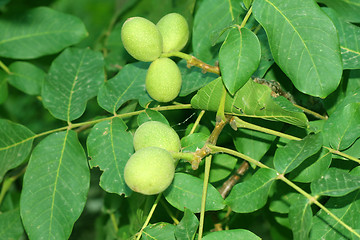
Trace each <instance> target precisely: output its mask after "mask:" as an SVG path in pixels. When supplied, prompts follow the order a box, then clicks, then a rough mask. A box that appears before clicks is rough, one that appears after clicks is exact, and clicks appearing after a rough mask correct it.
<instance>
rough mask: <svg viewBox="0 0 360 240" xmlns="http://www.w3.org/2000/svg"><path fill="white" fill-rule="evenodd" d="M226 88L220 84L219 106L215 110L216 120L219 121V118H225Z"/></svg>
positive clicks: (224, 119)
mask: <svg viewBox="0 0 360 240" xmlns="http://www.w3.org/2000/svg"><path fill="white" fill-rule="evenodd" d="M226 94H227V92H226V89H225V86H224V85H222V94H221V99H220V102H219V107H218V110H217V112H216V121H217V122H220V121H221V120H223V121H226V118H225V100H226Z"/></svg>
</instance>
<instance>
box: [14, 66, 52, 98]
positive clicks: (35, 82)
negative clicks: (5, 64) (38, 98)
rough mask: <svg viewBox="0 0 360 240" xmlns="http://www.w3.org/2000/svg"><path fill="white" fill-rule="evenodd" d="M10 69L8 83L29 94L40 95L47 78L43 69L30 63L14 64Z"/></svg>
mask: <svg viewBox="0 0 360 240" xmlns="http://www.w3.org/2000/svg"><path fill="white" fill-rule="evenodd" d="M9 69H10V71H11V74H10V75H9V76H8V82H9V83H10V84H11V85H13V86H14V87H16V88H17V89H19V90H21V91H23V92H25V93H27V94H30V95H40V93H41V85H42V84H43V81H44V78H45V72H44V71H43V70H42V69H40V68H38V67H37V66H35V65H33V64H31V63H28V62H13V63H11V64H10V66H9Z"/></svg>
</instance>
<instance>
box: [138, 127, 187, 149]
mask: <svg viewBox="0 0 360 240" xmlns="http://www.w3.org/2000/svg"><path fill="white" fill-rule="evenodd" d="M147 147H159V148H163V149H165V150H167V151H169V152H179V151H180V148H181V143H180V138H179V136H178V135H177V133H176V132H175V130H174V129H172V128H171V127H170V126H169V125H166V124H165V123H162V122H158V121H149V122H145V123H143V124H141V125H140V127H138V128H137V129H136V131H135V134H134V148H135V151H138V150H139V149H142V148H147Z"/></svg>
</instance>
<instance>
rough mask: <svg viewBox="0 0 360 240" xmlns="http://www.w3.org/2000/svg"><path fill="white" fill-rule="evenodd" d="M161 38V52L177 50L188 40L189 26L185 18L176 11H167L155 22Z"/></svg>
mask: <svg viewBox="0 0 360 240" xmlns="http://www.w3.org/2000/svg"><path fill="white" fill-rule="evenodd" d="M156 26H157V27H158V29H159V31H160V32H161V35H162V38H163V52H165V53H167V52H177V51H180V50H181V49H183V48H184V47H185V45H186V43H187V41H188V40H189V26H188V23H187V21H186V19H185V18H184V17H183V16H182V15H180V14H178V13H169V14H167V15H165V16H164V17H162V18H161V19H160V20H159V22H158V23H157V24H156Z"/></svg>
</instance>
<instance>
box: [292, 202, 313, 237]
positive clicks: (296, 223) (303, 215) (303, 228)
mask: <svg viewBox="0 0 360 240" xmlns="http://www.w3.org/2000/svg"><path fill="white" fill-rule="evenodd" d="M312 218H313V214H312V210H311V204H310V203H309V200H308V199H307V198H305V197H304V196H302V197H300V198H298V199H297V200H296V201H294V202H292V203H291V206H290V211H289V221H290V226H291V229H292V231H293V237H294V238H293V239H294V240H307V239H309V232H310V230H311V227H312Z"/></svg>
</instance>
